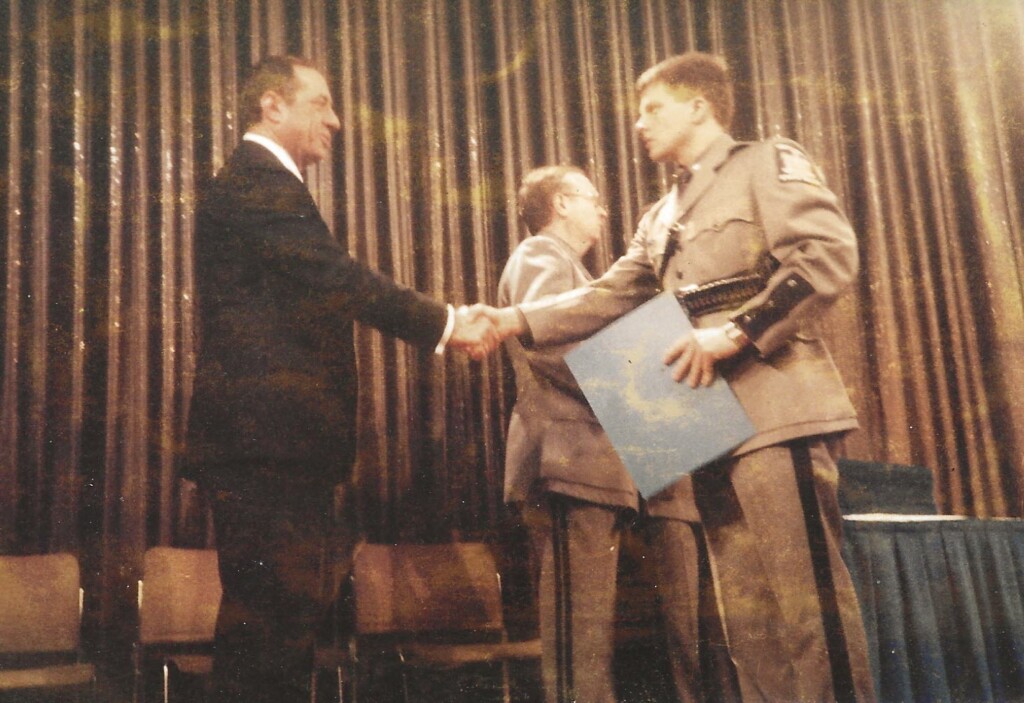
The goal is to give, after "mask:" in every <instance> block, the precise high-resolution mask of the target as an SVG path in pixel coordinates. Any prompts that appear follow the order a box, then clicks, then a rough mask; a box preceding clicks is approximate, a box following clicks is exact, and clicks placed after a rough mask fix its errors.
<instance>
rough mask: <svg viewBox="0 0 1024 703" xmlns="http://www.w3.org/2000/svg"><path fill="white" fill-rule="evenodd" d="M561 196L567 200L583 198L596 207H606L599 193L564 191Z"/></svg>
mask: <svg viewBox="0 0 1024 703" xmlns="http://www.w3.org/2000/svg"><path fill="white" fill-rule="evenodd" d="M561 194H562V195H564V196H566V197H567V198H583V199H584V200H589V201H590V202H591V203H593V204H594V206H595V207H600V208H603V207H605V204H604V200H602V199H601V196H600V195H598V194H597V193H593V194H591V193H567V192H565V191H562V192H561Z"/></svg>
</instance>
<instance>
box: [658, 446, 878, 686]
mask: <svg viewBox="0 0 1024 703" xmlns="http://www.w3.org/2000/svg"><path fill="white" fill-rule="evenodd" d="M837 481H838V472H837V469H836V464H835V461H834V459H833V457H832V455H831V453H830V451H829V446H828V443H827V442H826V441H824V440H820V439H812V440H797V441H794V442H791V443H787V444H784V445H777V446H770V447H767V448H764V449H760V450H755V451H753V452H750V453H748V454H745V455H743V456H741V457H739V458H737V459H733V460H730V461H727V462H720V463H718V464H716V465H713V466H710V467H707V468H706V469H702V470H700V471H698V472H696V473H695V474H694V475H693V493H694V497H695V500H696V507H697V512H698V513H699V515H700V519H701V523H700V526H699V527H700V530H699V532H702V533H703V537H704V540H705V541H706V545H707V550H708V556H709V561H710V566H711V572H712V581H713V584H714V594H715V599H716V601H717V606H718V610H719V613H720V614H721V617H722V621H723V623H724V629H725V637H726V641H727V644H728V650H729V655H730V657H731V660H732V663H733V665H734V667H735V674H736V678H737V681H738V684H739V693H740V695H741V696H742V700H744V701H748V702H751V701H765V702H766V703H778V702H780V701H786V702H787V703H788V702H793V703H798V702H801V703H802V702H812V701H814V702H817V701H861V702H864V701H873V700H874V698H875V695H874V684H873V682H872V678H871V672H870V669H869V665H868V657H867V640H866V637H865V635H864V627H863V622H862V620H861V613H860V607H859V605H858V602H857V598H856V593H855V591H854V588H853V583H852V580H851V578H850V574H849V571H848V570H847V568H846V566H845V564H844V563H843V560H842V556H841V554H840V547H841V539H842V519H841V515H840V511H839V507H838V500H837V485H838V483H837ZM656 522H657V523H660V524H659V525H657V527H656V529H655V530H653V531H652V535H653V538H652V545H651V547H652V551H653V553H654V555H655V560H656V564H657V565H658V568H657V570H656V579H657V582H658V591H659V597H660V601H661V603H662V608H663V614H664V618H665V623H666V627H667V630H668V635H669V645H670V655H671V656H672V657H673V660H674V662H673V668H674V669H675V674H676V675H675V679H676V683H677V688H678V689H679V693H680V698H681V699H682V700H684V701H690V700H700V698H699V696H700V695H701V693H700V692H701V691H702V687H703V686H704V684H703V682H702V681H701V680H700V668H699V667H697V666H696V665H695V663H694V661H695V654H694V652H693V647H692V646H690V645H689V644H688V643H689V642H690V641H691V639H692V638H693V637H694V633H695V632H696V625H695V623H696V622H697V608H698V600H699V599H698V598H697V596H696V593H695V589H696V587H697V586H696V584H697V577H696V575H695V574H696V568H697V567H696V563H697V553H698V549H697V545H696V543H695V538H694V535H695V534H696V533H695V530H694V525H692V524H689V523H686V522H683V521H681V520H674V519H668V518H661V519H658V520H656Z"/></svg>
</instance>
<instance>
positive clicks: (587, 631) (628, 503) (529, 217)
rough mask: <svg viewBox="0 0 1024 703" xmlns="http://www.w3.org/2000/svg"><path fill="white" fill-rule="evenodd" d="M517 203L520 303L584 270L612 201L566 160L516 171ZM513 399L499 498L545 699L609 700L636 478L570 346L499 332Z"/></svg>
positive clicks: (583, 280)
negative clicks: (517, 540) (528, 610)
mask: <svg viewBox="0 0 1024 703" xmlns="http://www.w3.org/2000/svg"><path fill="white" fill-rule="evenodd" d="M519 214H520V216H521V217H522V219H523V222H525V223H526V226H527V228H528V229H529V230H530V232H531V233H532V236H531V237H529V238H527V239H526V240H524V241H523V242H522V243H521V244H520V245H519V246H518V247H516V250H515V251H514V252H512V255H511V256H510V257H509V260H508V263H506V264H505V270H504V272H503V273H502V275H501V280H500V281H499V283H498V303H499V304H500V305H517V304H519V303H525V302H530V301H533V300H537V299H539V298H542V297H544V296H546V295H552V294H555V293H564V292H565V291H569V290H573V289H574V288H579V287H580V286H583V285H586V284H587V283H589V282H590V281H591V280H592V277H591V275H590V273H589V271H587V268H586V266H584V264H583V260H582V257H583V256H584V255H585V254H586V253H587V252H588V251H589V250H590V248H591V247H592V246H593V245H594V243H595V242H597V240H598V238H599V237H600V236H601V231H602V229H603V228H604V225H605V221H606V220H607V218H608V213H607V211H606V210H605V209H604V206H603V205H602V204H601V200H600V196H599V195H598V193H597V189H595V188H594V184H593V183H591V182H590V179H589V178H587V177H586V175H584V173H583V172H582V171H580V170H579V169H577V168H573V167H570V166H545V167H542V168H538V169H534V170H533V171H531V172H530V173H528V174H527V175H526V176H525V177H524V178H523V184H522V186H521V187H520V189H519ZM506 348H507V349H508V353H509V357H510V358H511V360H512V365H513V367H514V368H515V374H516V404H515V408H514V409H513V411H512V419H511V421H510V423H509V429H508V442H507V446H506V451H505V500H506V501H507V502H509V503H511V504H513V505H516V506H518V507H519V508H520V511H521V514H522V519H523V522H524V523H525V524H526V526H527V528H528V529H529V532H530V536H531V541H532V543H533V546H534V553H535V555H536V558H537V562H538V565H539V571H540V573H539V574H538V577H539V578H538V589H537V590H538V601H539V605H540V608H539V610H540V635H541V642H542V645H543V646H542V652H543V653H542V658H541V673H542V675H543V676H542V678H543V681H544V690H545V693H546V697H545V700H547V701H548V703H566V702H568V701H588V702H589V703H614V701H616V700H617V698H616V696H615V685H614V680H613V677H612V656H613V654H614V649H615V647H614V644H615V643H614V637H613V635H614V624H615V579H616V572H617V567H618V562H619V545H620V542H621V539H622V530H623V527H624V526H625V525H626V524H627V523H628V522H629V521H630V518H631V516H632V514H635V511H636V509H637V506H638V501H637V491H636V486H635V485H633V480H632V478H630V476H629V473H628V472H627V471H626V468H625V467H624V466H623V465H622V462H621V461H620V460H619V457H618V454H616V453H615V449H614V448H613V447H612V445H611V442H610V441H609V439H608V436H607V435H606V434H605V433H604V430H603V429H602V428H601V425H600V423H598V421H597V418H596V417H595V416H594V412H593V410H591V409H590V406H589V405H588V404H587V401H586V399H585V398H584V397H583V392H582V391H580V389H579V386H577V385H576V381H575V379H574V378H573V376H572V372H570V371H569V367H568V366H566V364H565V361H564V360H563V358H562V355H563V353H564V352H565V351H567V348H566V347H561V346H555V347H546V348H543V349H532V350H526V349H524V348H523V345H522V344H521V343H520V342H519V340H517V339H509V340H507V342H506Z"/></svg>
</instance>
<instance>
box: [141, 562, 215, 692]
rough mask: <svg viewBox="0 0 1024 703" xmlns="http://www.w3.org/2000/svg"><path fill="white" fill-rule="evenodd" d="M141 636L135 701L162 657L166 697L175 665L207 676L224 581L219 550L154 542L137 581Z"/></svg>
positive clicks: (191, 673) (185, 670) (181, 669)
mask: <svg viewBox="0 0 1024 703" xmlns="http://www.w3.org/2000/svg"><path fill="white" fill-rule="evenodd" d="M138 588H139V590H138V612H139V630H138V637H137V639H136V641H135V646H134V649H133V652H132V659H133V664H134V674H135V677H134V687H133V688H134V690H133V696H132V700H133V701H134V702H135V703H140V702H141V701H142V700H143V699H144V696H145V690H144V689H145V685H144V684H145V675H144V669H145V665H146V663H147V662H149V661H154V660H156V661H159V662H160V664H161V668H162V670H163V701H164V703H168V701H169V700H170V668H171V665H172V664H173V665H174V667H176V668H177V669H178V670H179V671H181V672H183V673H186V674H190V675H195V676H202V675H207V674H209V673H210V672H211V671H212V670H213V655H212V653H211V651H210V648H211V646H212V644H213V633H214V630H215V628H216V625H217V611H218V610H219V608H220V597H221V586H220V574H219V572H218V571H217V551H216V550H215V549H182V548H176V547H152V548H150V549H148V550H147V551H146V554H145V555H144V557H143V566H142V579H141V580H140V581H139V585H138Z"/></svg>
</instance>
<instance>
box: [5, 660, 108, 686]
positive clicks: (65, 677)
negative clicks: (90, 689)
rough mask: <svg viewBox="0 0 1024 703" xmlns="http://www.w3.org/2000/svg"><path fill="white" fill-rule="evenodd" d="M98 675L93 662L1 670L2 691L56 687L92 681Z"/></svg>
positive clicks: (79, 684)
mask: <svg viewBox="0 0 1024 703" xmlns="http://www.w3.org/2000/svg"><path fill="white" fill-rule="evenodd" d="M95 676H96V667H94V666H93V665H92V664H84V663H82V664H61V665H58V666H41V667H38V668H34V669H5V670H0V691H14V690H18V689H28V688H56V687H59V686H81V685H84V684H88V683H91V682H92V680H93V679H94V678H95Z"/></svg>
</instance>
